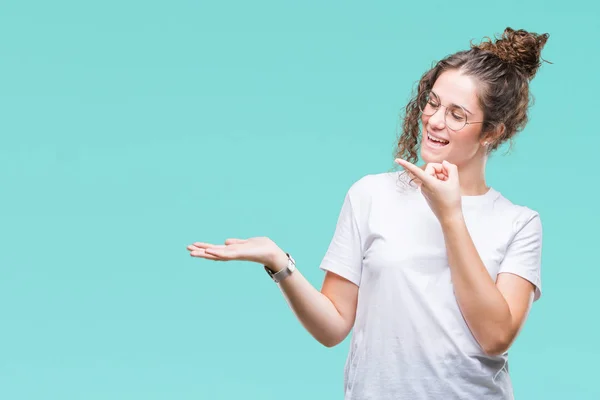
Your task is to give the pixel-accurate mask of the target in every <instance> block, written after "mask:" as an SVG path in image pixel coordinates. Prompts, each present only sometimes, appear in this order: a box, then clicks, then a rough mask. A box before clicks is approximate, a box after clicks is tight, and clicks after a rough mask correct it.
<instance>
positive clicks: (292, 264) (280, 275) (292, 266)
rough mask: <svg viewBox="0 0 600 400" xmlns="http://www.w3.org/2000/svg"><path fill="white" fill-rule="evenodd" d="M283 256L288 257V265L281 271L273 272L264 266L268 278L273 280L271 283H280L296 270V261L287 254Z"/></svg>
mask: <svg viewBox="0 0 600 400" xmlns="http://www.w3.org/2000/svg"><path fill="white" fill-rule="evenodd" d="M285 255H286V256H287V257H288V263H287V265H286V266H285V267H284V268H282V269H281V271H277V272H273V271H271V270H270V269H269V267H267V266H266V265H265V266H264V267H265V271H267V274H269V276H270V277H271V279H273V281H275V283H279V282H281V281H282V280H284V279H285V278H287V277H288V276H290V275H291V274H292V273H293V272H294V271H295V270H296V261H295V260H294V258H293V257H292V256H290V254H289V253H285Z"/></svg>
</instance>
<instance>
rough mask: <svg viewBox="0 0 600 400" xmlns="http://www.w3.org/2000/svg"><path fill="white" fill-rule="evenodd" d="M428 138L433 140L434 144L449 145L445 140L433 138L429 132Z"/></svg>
mask: <svg viewBox="0 0 600 400" xmlns="http://www.w3.org/2000/svg"><path fill="white" fill-rule="evenodd" d="M427 137H428V138H429V139H430V140H433V141H434V142H437V143H442V144H447V143H449V142H448V141H447V140H444V139H439V138H436V137H434V136H431V134H430V133H429V132H427Z"/></svg>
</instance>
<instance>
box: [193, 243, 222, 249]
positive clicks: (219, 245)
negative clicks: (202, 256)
mask: <svg viewBox="0 0 600 400" xmlns="http://www.w3.org/2000/svg"><path fill="white" fill-rule="evenodd" d="M192 246H196V247H197V248H199V249H208V248H210V247H225V245H224V244H212V243H203V242H195V243H193V244H192Z"/></svg>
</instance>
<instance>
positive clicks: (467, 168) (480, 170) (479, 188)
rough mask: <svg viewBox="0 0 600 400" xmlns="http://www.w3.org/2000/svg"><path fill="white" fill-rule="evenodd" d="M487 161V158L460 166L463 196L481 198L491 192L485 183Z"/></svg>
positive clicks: (459, 174)
mask: <svg viewBox="0 0 600 400" xmlns="http://www.w3.org/2000/svg"><path fill="white" fill-rule="evenodd" d="M476 160H477V161H476ZM486 161H487V157H481V158H478V159H475V160H471V162H469V163H468V164H464V165H459V166H458V179H459V180H460V191H461V194H462V195H463V196H479V195H483V194H485V193H487V191H488V190H489V187H488V186H487V184H486V182H485V165H486Z"/></svg>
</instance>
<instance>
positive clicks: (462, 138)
mask: <svg viewBox="0 0 600 400" xmlns="http://www.w3.org/2000/svg"><path fill="white" fill-rule="evenodd" d="M451 139H452V151H453V152H454V153H460V154H462V155H464V156H465V157H471V156H473V155H474V154H475V153H476V152H477V151H478V150H479V148H480V147H481V145H480V143H479V132H478V131H474V132H473V131H471V132H469V131H466V132H463V131H458V132H453V133H452V136H451Z"/></svg>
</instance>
